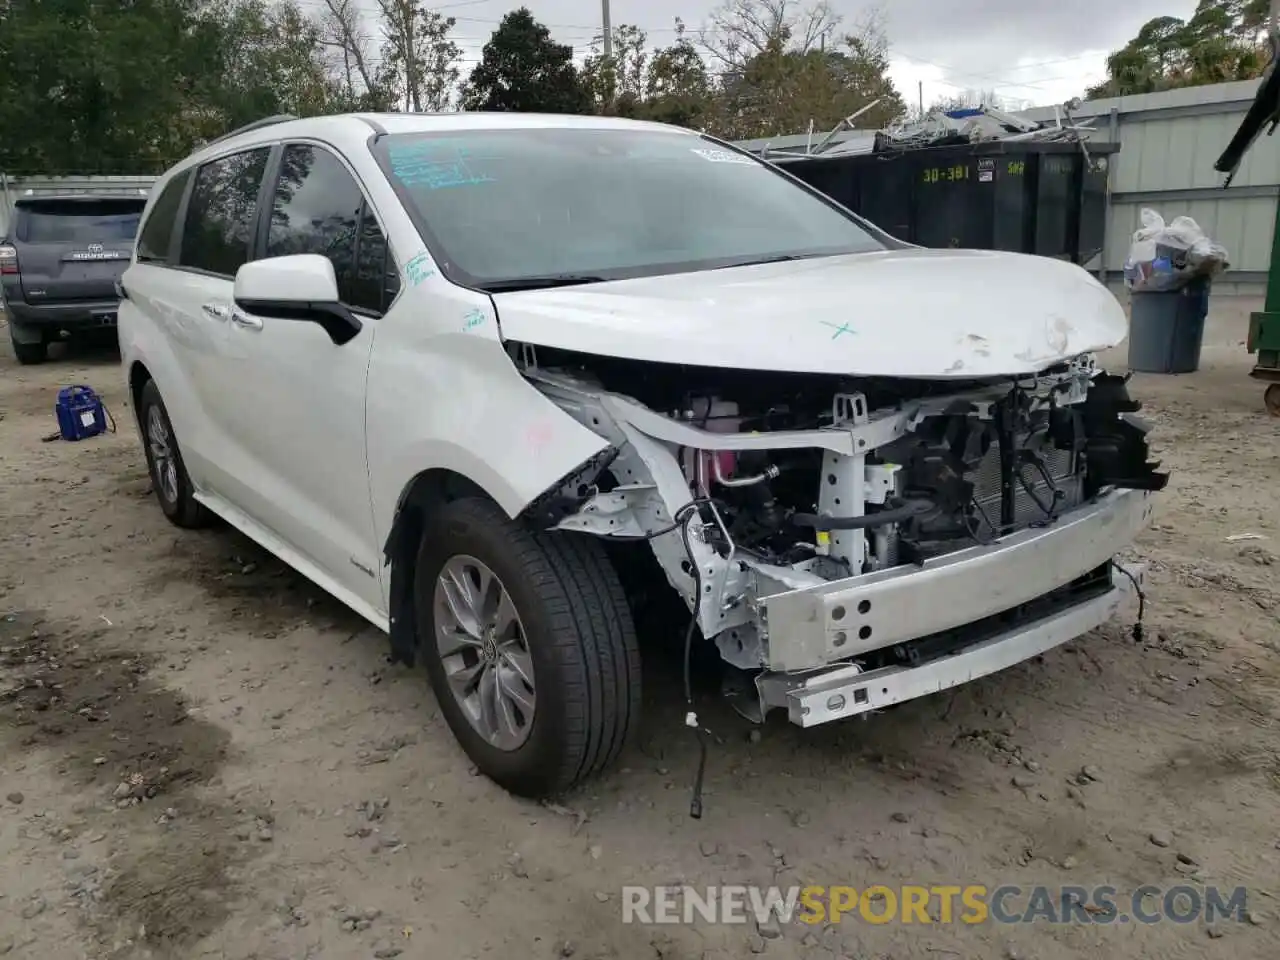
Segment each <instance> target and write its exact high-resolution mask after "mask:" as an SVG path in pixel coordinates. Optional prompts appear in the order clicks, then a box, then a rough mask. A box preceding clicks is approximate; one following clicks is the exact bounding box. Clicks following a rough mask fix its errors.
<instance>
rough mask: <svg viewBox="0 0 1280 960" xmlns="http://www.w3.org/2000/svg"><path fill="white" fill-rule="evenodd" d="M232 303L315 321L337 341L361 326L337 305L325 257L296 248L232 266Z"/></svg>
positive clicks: (345, 339) (250, 309)
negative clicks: (233, 280) (289, 252)
mask: <svg viewBox="0 0 1280 960" xmlns="http://www.w3.org/2000/svg"><path fill="white" fill-rule="evenodd" d="M234 298H235V304H236V306H237V307H239V308H240V309H241V310H243V311H244V312H245V313H249V314H253V315H255V316H259V317H268V318H274V319H276V320H301V321H304V322H309V323H315V324H319V325H320V326H321V327H323V328H324V331H325V333H327V334H329V339H330V340H332V341H333V342H334V343H335V344H337V345H338V346H341V345H342V344H344V343H348V342H350V341H351V340H352V339H353V338H354V337H355V335H356V334H358V333H359V332H360V331H361V330H362V329H363V328H364V324H362V323H361V322H360V318H359V317H357V316H356V315H355V314H353V313H352V312H351V311H350V310H348V309H347V308H346V307H345V306H343V305H342V302H341V300H340V298H339V296H338V278H337V276H336V275H335V274H334V272H333V264H332V263H331V262H330V261H329V258H328V257H322V256H320V255H319V254H317V253H298V254H291V255H289V256H285V257H267V258H266V259H265V260H254V261H252V262H251V263H246V264H244V265H243V266H241V267H240V269H239V270H237V271H236V283H235V294H234Z"/></svg>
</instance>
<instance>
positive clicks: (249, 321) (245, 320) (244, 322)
mask: <svg viewBox="0 0 1280 960" xmlns="http://www.w3.org/2000/svg"><path fill="white" fill-rule="evenodd" d="M231 322H232V323H234V324H235V325H236V326H237V327H244V328H245V329H246V330H261V329H262V321H261V320H260V319H259V318H257V317H251V316H249V315H248V314H247V313H241V312H240V311H239V310H232V311H231Z"/></svg>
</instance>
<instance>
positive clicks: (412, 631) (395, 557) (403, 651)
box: [383, 467, 498, 666]
mask: <svg viewBox="0 0 1280 960" xmlns="http://www.w3.org/2000/svg"><path fill="white" fill-rule="evenodd" d="M468 497H481V498H483V499H485V500H488V501H490V502H492V503H495V504H496V503H498V501H497V499H496V498H495V497H494V496H493V495H492V494H490V493H489V491H487V490H485V489H484V487H482V486H480V484H478V483H476V482H475V481H474V480H472V479H471V478H470V477H467V476H465V475H463V474H461V473H458V472H457V471H456V470H450V469H448V468H447V467H434V468H431V469H428V470H422V471H420V472H419V473H417V474H415V475H414V476H413V477H412V478H410V479H409V481H408V482H407V483H406V484H405V485H404V487H403V488H402V490H401V492H400V496H399V498H398V499H397V501H396V509H395V513H394V514H393V516H392V518H391V529H390V530H389V531H388V533H387V540H386V543H385V544H384V545H383V563H384V565H387V566H389V567H390V583H389V585H388V586H389V588H388V602H387V614H388V623H389V627H390V630H389V634H390V639H391V657H392V659H393V660H396V661H399V662H401V663H403V664H405V665H407V666H413V663H414V661H415V659H416V657H417V645H418V624H417V617H416V613H415V610H414V604H413V581H414V576H415V574H416V571H417V562H418V545H419V543H420V542H421V541H422V531H423V529H424V527H425V524H426V519H427V517H428V516H429V515H430V513H431V511H432V509H434V508H436V507H439V506H441V505H443V504H446V503H450V502H452V501H454V500H461V499H464V498H468Z"/></svg>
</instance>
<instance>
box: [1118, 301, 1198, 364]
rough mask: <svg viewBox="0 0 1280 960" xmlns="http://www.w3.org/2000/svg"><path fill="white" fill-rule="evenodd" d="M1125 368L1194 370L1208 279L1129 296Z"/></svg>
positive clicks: (1196, 361)
mask: <svg viewBox="0 0 1280 960" xmlns="http://www.w3.org/2000/svg"><path fill="white" fill-rule="evenodd" d="M1129 304H1130V310H1129V369H1130V370H1137V371H1139V372H1141V373H1194V372H1195V371H1196V370H1199V369H1200V347H1201V345H1202V344H1203V343H1204V321H1205V317H1206V316H1208V313H1209V281H1208V280H1193V281H1191V282H1190V283H1188V284H1187V285H1186V286H1185V287H1183V288H1182V289H1181V290H1170V291H1161V292H1158V293H1144V292H1141V291H1135V292H1134V293H1131V294H1130V295H1129Z"/></svg>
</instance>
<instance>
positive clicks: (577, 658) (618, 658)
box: [414, 498, 640, 799]
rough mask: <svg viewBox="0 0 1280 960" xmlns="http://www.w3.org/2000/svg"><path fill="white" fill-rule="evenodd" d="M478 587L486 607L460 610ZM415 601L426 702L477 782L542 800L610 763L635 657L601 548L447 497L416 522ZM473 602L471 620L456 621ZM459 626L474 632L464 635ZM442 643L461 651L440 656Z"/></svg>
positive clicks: (630, 721) (618, 748)
mask: <svg viewBox="0 0 1280 960" xmlns="http://www.w3.org/2000/svg"><path fill="white" fill-rule="evenodd" d="M482 581H484V582H487V583H488V584H490V585H491V586H490V590H489V592H488V594H487V598H488V599H489V601H490V602H489V603H488V604H481V603H475V604H474V608H473V607H472V606H470V605H468V603H467V601H468V599H470V600H475V599H476V596H477V593H478V591H477V590H476V588H477V586H479V585H480V583H481V582H482ZM468 585H469V586H468ZM504 598H505V600H506V601H509V606H507V605H505V604H503V603H501V602H500V601H502V600H503V599H504ZM481 599H484V598H481ZM414 603H415V612H416V620H417V624H418V643H419V650H420V652H421V654H422V658H423V660H424V662H425V665H426V670H427V675H428V677H429V678H430V681H431V686H432V688H433V689H434V691H435V694H436V699H437V700H438V702H439V704H440V709H441V711H442V712H443V714H444V717H445V720H446V722H447V723H448V724H449V728H450V729H451V730H452V731H453V734H454V736H455V737H456V738H457V739H458V742H459V743H460V744H461V746H462V748H463V750H464V751H465V752H466V754H467V756H468V757H470V758H471V760H472V762H473V763H474V764H475V765H476V767H477V768H478V769H479V770H480V772H481V773H483V774H485V775H486V776H487V777H489V778H490V779H491V780H493V781H494V782H496V783H497V784H499V785H500V786H502V787H504V788H505V789H507V790H509V791H510V792H511V793H514V794H517V795H519V796H523V797H531V798H535V799H541V798H545V797H548V796H554V795H556V794H559V793H562V792H564V791H565V790H568V789H569V788H571V787H572V786H574V785H575V784H577V783H579V782H581V781H582V780H584V779H587V778H589V777H591V776H593V775H595V774H597V773H599V772H600V771H601V770H603V769H604V768H606V767H607V766H608V765H609V764H611V763H612V762H613V761H614V760H616V759H617V757H618V755H619V754H620V753H621V752H622V750H623V748H624V746H625V745H626V744H627V742H628V741H629V739H630V736H631V735H632V734H633V733H634V731H635V730H636V728H637V725H638V720H639V715H640V653H639V647H638V645H637V643H636V634H635V626H634V624H633V622H632V619H631V611H630V609H629V608H628V606H627V601H626V596H625V594H624V593H623V590H622V584H621V583H620V581H619V579H618V575H617V573H616V572H615V570H614V569H613V566H612V564H610V562H609V560H608V558H607V557H606V556H605V553H604V550H603V548H602V546H601V544H600V543H599V542H598V541H596V540H593V539H591V538H589V537H586V536H583V535H578V534H567V533H557V532H550V533H547V532H536V531H533V530H530V529H529V528H528V527H526V526H525V525H524V524H522V523H520V522H519V521H513V520H511V519H509V518H508V517H507V516H506V515H505V514H504V513H503V512H502V511H501V510H500V509H499V508H498V507H497V506H496V505H494V504H493V503H491V502H490V501H488V500H485V499H480V498H469V499H464V500H456V501H453V502H451V503H448V504H445V505H443V506H442V507H440V508H439V509H438V510H437V511H435V512H434V513H433V514H432V515H431V516H429V517H428V518H427V521H426V529H425V530H424V532H423V538H422V544H421V547H420V549H419V552H418V560H417V565H416V570H415V583H414ZM481 607H484V608H485V612H481V613H479V615H478V616H475V617H472V616H470V615H469V614H468V613H467V612H463V614H462V615H461V616H459V615H458V613H459V611H464V610H465V611H471V610H472V609H475V610H477V611H479V610H480V608H481ZM491 610H498V611H501V610H505V611H506V614H505V616H504V615H503V614H501V613H495V614H494V615H493V616H490V615H489V612H488V611H491ZM481 621H483V623H484V624H493V623H496V624H497V627H498V629H497V630H494V629H485V627H484V626H483V625H482V624H481ZM468 622H469V623H470V624H471V625H472V626H476V627H478V629H474V630H473V629H469V628H467V627H463V626H461V625H462V624H463V623H468ZM504 626H507V627H509V628H510V629H509V630H505V629H504ZM468 634H469V636H468ZM441 638H444V639H443V646H444V647H445V648H446V649H449V648H451V647H452V646H453V645H455V644H456V645H457V647H458V652H456V653H449V654H446V653H445V652H444V651H443V650H442V641H441ZM486 658H487V659H486ZM526 668H531V670H527V669H526ZM485 670H490V671H491V674H490V676H491V681H490V683H489V685H488V687H487V688H486V685H485V680H484V679H483V677H484V671H485ZM530 672H531V674H532V676H531V677H530V676H528V673H530ZM463 677H467V678H468V679H470V678H471V677H476V678H478V679H476V680H475V681H474V686H473V688H472V689H471V692H470V693H467V694H465V695H460V694H458V693H455V688H456V687H457V688H461V687H468V686H469V684H467V683H464V682H463V681H462V678H463ZM526 679H527V680H531V681H532V682H531V683H527V684H526V683H525V682H524V681H525V680H526ZM513 688H518V689H515V690H514V693H512V692H511V691H512V690H513ZM486 689H487V690H488V692H489V697H488V698H486V696H485V693H486ZM483 703H488V704H490V708H489V709H488V710H485V709H484V708H483V707H482V704H483ZM504 703H505V707H504V706H503V704H504ZM530 708H531V709H530ZM485 713H487V714H488V715H489V718H490V720H492V723H489V724H488V729H487V731H486V722H485V719H484V716H483V715H484V714H485ZM504 719H505V723H504ZM521 720H523V721H524V725H523V727H522V728H519V726H520V725H519V721H521ZM518 728H519V729H518Z"/></svg>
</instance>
